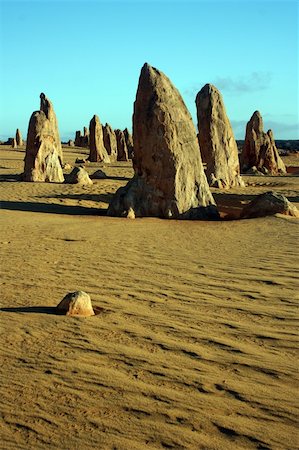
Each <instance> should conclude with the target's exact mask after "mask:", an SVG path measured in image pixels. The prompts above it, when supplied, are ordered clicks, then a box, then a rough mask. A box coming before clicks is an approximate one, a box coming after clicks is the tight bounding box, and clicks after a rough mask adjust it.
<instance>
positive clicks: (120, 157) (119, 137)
mask: <svg viewBox="0 0 299 450" xmlns="http://www.w3.org/2000/svg"><path fill="white" fill-rule="evenodd" d="M115 136H116V142H117V161H128V149H127V143H126V138H125V135H124V132H123V131H122V130H119V129H117V130H115Z"/></svg>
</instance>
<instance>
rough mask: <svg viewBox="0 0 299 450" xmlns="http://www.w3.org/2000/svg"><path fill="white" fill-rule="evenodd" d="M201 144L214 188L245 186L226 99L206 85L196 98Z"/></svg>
mask: <svg viewBox="0 0 299 450" xmlns="http://www.w3.org/2000/svg"><path fill="white" fill-rule="evenodd" d="M196 107H197V120H198V141H199V146H200V151H201V156H202V160H203V162H205V163H206V164H207V169H206V176H207V179H208V182H209V185H210V186H215V187H219V188H230V187H234V186H245V183H244V182H243V180H242V178H241V176H240V165H239V156H238V147H237V143H236V141H235V138H234V133H233V130H232V127H231V124H230V121H229V119H228V117H227V114H226V111H225V107H224V103H223V99H222V96H221V94H220V92H219V91H218V89H217V88H216V87H215V86H213V85H212V84H206V85H205V86H204V87H203V88H202V89H201V90H200V91H199V92H198V94H197V96H196Z"/></svg>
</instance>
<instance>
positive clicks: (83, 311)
mask: <svg viewBox="0 0 299 450" xmlns="http://www.w3.org/2000/svg"><path fill="white" fill-rule="evenodd" d="M56 308H57V311H58V313H60V314H65V315H66V316H78V317H90V316H94V315H95V313H94V310H93V307H92V303H91V298H90V296H89V295H88V294H87V293H86V292H83V291H76V292H70V293H69V294H67V295H66V296H65V297H64V298H63V299H62V300H61V302H60V303H59V304H58V305H57V307H56Z"/></svg>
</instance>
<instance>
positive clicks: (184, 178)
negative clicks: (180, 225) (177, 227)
mask: <svg viewBox="0 0 299 450" xmlns="http://www.w3.org/2000/svg"><path fill="white" fill-rule="evenodd" d="M133 139H134V168H135V175H134V177H133V179H132V180H131V181H129V183H128V184H127V185H126V186H125V187H124V188H120V189H119V190H118V191H117V192H116V194H115V196H114V197H113V199H112V201H111V203H110V205H109V208H108V215H112V216H126V217H128V216H129V217H133V216H134V217H142V216H153V217H164V218H176V219H177V218H186V219H189V218H190V219H191V218H194V219H195V218H201V219H202V218H204V219H208V218H218V211H217V208H216V206H215V202H214V199H213V197H212V194H211V192H210V188H209V186H208V183H207V179H206V176H205V174H204V170H203V165H202V162H201V157H200V152H199V150H198V142H197V137H196V132H195V128H194V125H193V122H192V118H191V115H190V113H189V112H188V110H187V108H186V106H185V104H184V102H183V99H182V97H181V95H180V94H179V92H178V91H177V89H176V88H175V87H174V86H173V85H172V83H171V81H170V80H169V79H168V78H167V77H166V76H165V75H164V74H163V73H162V72H160V71H159V70H157V69H155V68H153V67H151V66H149V65H148V64H145V65H144V66H143V68H142V70H141V74H140V78H139V85H138V90H137V95H136V101H135V104H134V115H133Z"/></svg>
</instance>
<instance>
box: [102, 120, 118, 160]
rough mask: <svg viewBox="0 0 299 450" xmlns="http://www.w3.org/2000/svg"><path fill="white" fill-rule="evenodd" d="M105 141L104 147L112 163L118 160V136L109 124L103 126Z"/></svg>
mask: <svg viewBox="0 0 299 450" xmlns="http://www.w3.org/2000/svg"><path fill="white" fill-rule="evenodd" d="M103 141H104V146H105V148H106V150H107V153H108V155H109V157H110V160H111V161H116V160H117V142H116V136H115V133H114V131H113V129H112V127H111V126H110V125H109V123H106V125H105V126H103Z"/></svg>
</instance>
